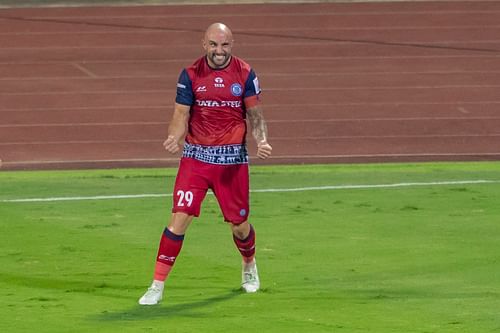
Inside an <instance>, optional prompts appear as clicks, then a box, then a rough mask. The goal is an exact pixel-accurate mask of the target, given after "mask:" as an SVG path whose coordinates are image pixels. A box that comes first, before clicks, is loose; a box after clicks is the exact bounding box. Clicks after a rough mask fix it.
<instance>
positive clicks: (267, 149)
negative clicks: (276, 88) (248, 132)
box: [247, 105, 273, 159]
mask: <svg viewBox="0 0 500 333" xmlns="http://www.w3.org/2000/svg"><path fill="white" fill-rule="evenodd" d="M247 115H248V120H249V122H250V126H251V128H252V134H253V137H254V138H255V141H256V142H257V157H259V158H260V159H266V158H268V157H269V156H271V151H272V150H273V148H272V147H271V145H270V144H269V143H267V125H266V121H265V119H264V114H263V111H262V108H261V107H260V106H259V105H256V106H253V107H251V108H248V109H247Z"/></svg>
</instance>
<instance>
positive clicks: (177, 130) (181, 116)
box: [163, 103, 191, 154]
mask: <svg viewBox="0 0 500 333" xmlns="http://www.w3.org/2000/svg"><path fill="white" fill-rule="evenodd" d="M190 109H191V107H190V106H189V105H183V104H178V103H175V106H174V114H173V116H172V120H171V121H170V125H169V126H168V137H167V139H166V140H165V142H163V146H164V147H165V149H166V150H167V151H168V152H169V153H172V154H175V153H177V152H178V151H179V150H180V149H181V145H182V143H183V141H184V137H185V136H186V133H187V128H188V120H189V110H190Z"/></svg>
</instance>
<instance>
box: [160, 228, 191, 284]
mask: <svg viewBox="0 0 500 333" xmlns="http://www.w3.org/2000/svg"><path fill="white" fill-rule="evenodd" d="M183 241H184V235H176V234H174V233H173V232H171V231H170V230H168V228H165V231H164V232H163V234H162V236H161V241H160V247H159V249H158V255H157V256H156V266H155V274H154V279H155V280H157V281H165V279H166V278H167V276H168V274H169V273H170V270H171V269H172V266H173V265H174V263H175V259H177V256H178V255H179V252H181V248H182V243H183Z"/></svg>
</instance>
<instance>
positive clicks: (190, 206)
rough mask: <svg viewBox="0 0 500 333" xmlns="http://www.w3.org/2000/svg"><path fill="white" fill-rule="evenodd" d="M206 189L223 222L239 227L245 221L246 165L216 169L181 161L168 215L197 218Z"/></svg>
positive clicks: (204, 164) (209, 165) (246, 212)
mask: <svg viewBox="0 0 500 333" xmlns="http://www.w3.org/2000/svg"><path fill="white" fill-rule="evenodd" d="M208 189H211V190H212V191H213V192H214V194H215V197H216V198H217V201H218V202H219V206H220V209H221V210H222V214H223V215H224V220H225V221H226V222H231V223H233V224H240V223H243V222H245V221H246V220H247V219H248V214H249V206H250V205H249V198H248V197H249V195H248V192H249V176H248V164H231V165H217V164H209V163H204V162H201V161H198V160H195V159H193V158H185V157H183V158H181V162H180V165H179V171H178V172H177V178H176V180H175V187H174V193H173V201H174V202H173V208H172V212H174V213H178V212H183V213H186V214H188V215H194V216H199V215H200V210H201V203H202V202H203V199H204V198H205V195H206V194H207V190H208Z"/></svg>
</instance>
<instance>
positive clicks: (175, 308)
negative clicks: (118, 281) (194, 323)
mask: <svg viewBox="0 0 500 333" xmlns="http://www.w3.org/2000/svg"><path fill="white" fill-rule="evenodd" d="M241 294H243V291H241V290H238V289H235V290H232V291H230V292H228V293H225V294H222V295H218V296H212V297H209V298H206V299H202V300H198V301H193V302H187V303H176V304H168V299H167V300H164V301H163V303H160V304H159V305H149V306H141V305H136V306H134V307H132V308H131V309H129V310H125V311H120V312H108V311H105V312H102V313H100V314H97V315H92V316H90V317H89V319H90V320H93V321H100V322H113V321H124V320H125V321H135V320H149V319H155V318H168V317H174V316H176V317H179V316H183V317H203V316H205V313H203V312H201V311H199V310H201V309H203V308H205V307H209V306H212V305H214V304H217V303H222V302H226V301H229V300H231V299H233V298H235V297H238V296H239V295H241Z"/></svg>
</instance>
